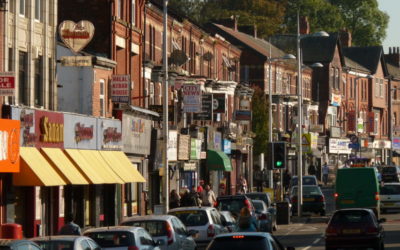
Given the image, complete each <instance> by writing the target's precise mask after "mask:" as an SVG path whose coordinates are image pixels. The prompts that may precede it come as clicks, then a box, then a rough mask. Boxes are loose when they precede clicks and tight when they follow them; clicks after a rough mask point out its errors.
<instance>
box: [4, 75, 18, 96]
mask: <svg viewBox="0 0 400 250" xmlns="http://www.w3.org/2000/svg"><path fill="white" fill-rule="evenodd" d="M14 95H15V73H14V72H0V96H14Z"/></svg>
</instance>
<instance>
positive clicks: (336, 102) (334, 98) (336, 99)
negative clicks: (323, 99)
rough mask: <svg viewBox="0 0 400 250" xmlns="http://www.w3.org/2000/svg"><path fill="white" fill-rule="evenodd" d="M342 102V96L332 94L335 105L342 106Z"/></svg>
mask: <svg viewBox="0 0 400 250" xmlns="http://www.w3.org/2000/svg"><path fill="white" fill-rule="evenodd" d="M341 102H342V96H341V95H336V94H332V95H331V105H332V106H335V107H340V103H341Z"/></svg>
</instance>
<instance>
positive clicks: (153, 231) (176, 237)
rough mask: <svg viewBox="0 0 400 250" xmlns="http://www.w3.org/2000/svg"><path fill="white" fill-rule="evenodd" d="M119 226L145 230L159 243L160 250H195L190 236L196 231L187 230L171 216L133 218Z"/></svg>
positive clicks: (194, 244) (127, 219) (125, 220)
mask: <svg viewBox="0 0 400 250" xmlns="http://www.w3.org/2000/svg"><path fill="white" fill-rule="evenodd" d="M121 225H124V226H135V227H143V228H145V229H146V230H147V231H148V232H149V233H150V235H151V236H152V237H153V239H154V240H155V241H157V242H159V243H160V245H159V247H160V248H161V249H162V250H178V249H183V250H194V249H196V243H195V242H194V240H193V238H192V235H196V234H197V231H193V230H187V229H186V226H185V225H184V224H183V223H182V222H181V221H180V220H179V219H178V218H177V217H175V216H173V215H145V216H134V217H129V218H126V219H124V220H123V221H122V222H121Z"/></svg>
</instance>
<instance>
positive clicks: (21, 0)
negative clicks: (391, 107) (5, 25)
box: [19, 0, 26, 16]
mask: <svg viewBox="0 0 400 250" xmlns="http://www.w3.org/2000/svg"><path fill="white" fill-rule="evenodd" d="M25 4H26V3H25V0H19V14H20V15H22V16H25V15H26V6H25Z"/></svg>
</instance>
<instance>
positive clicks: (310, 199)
mask: <svg viewBox="0 0 400 250" xmlns="http://www.w3.org/2000/svg"><path fill="white" fill-rule="evenodd" d="M297 200H298V198H297V186H295V187H293V188H292V190H291V192H290V201H291V203H292V214H296V213H297ZM325 208H326V204H325V196H324V194H323V193H322V191H321V189H320V187H318V186H314V185H304V186H303V207H302V211H303V212H313V213H319V214H320V215H321V216H324V215H325Z"/></svg>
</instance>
